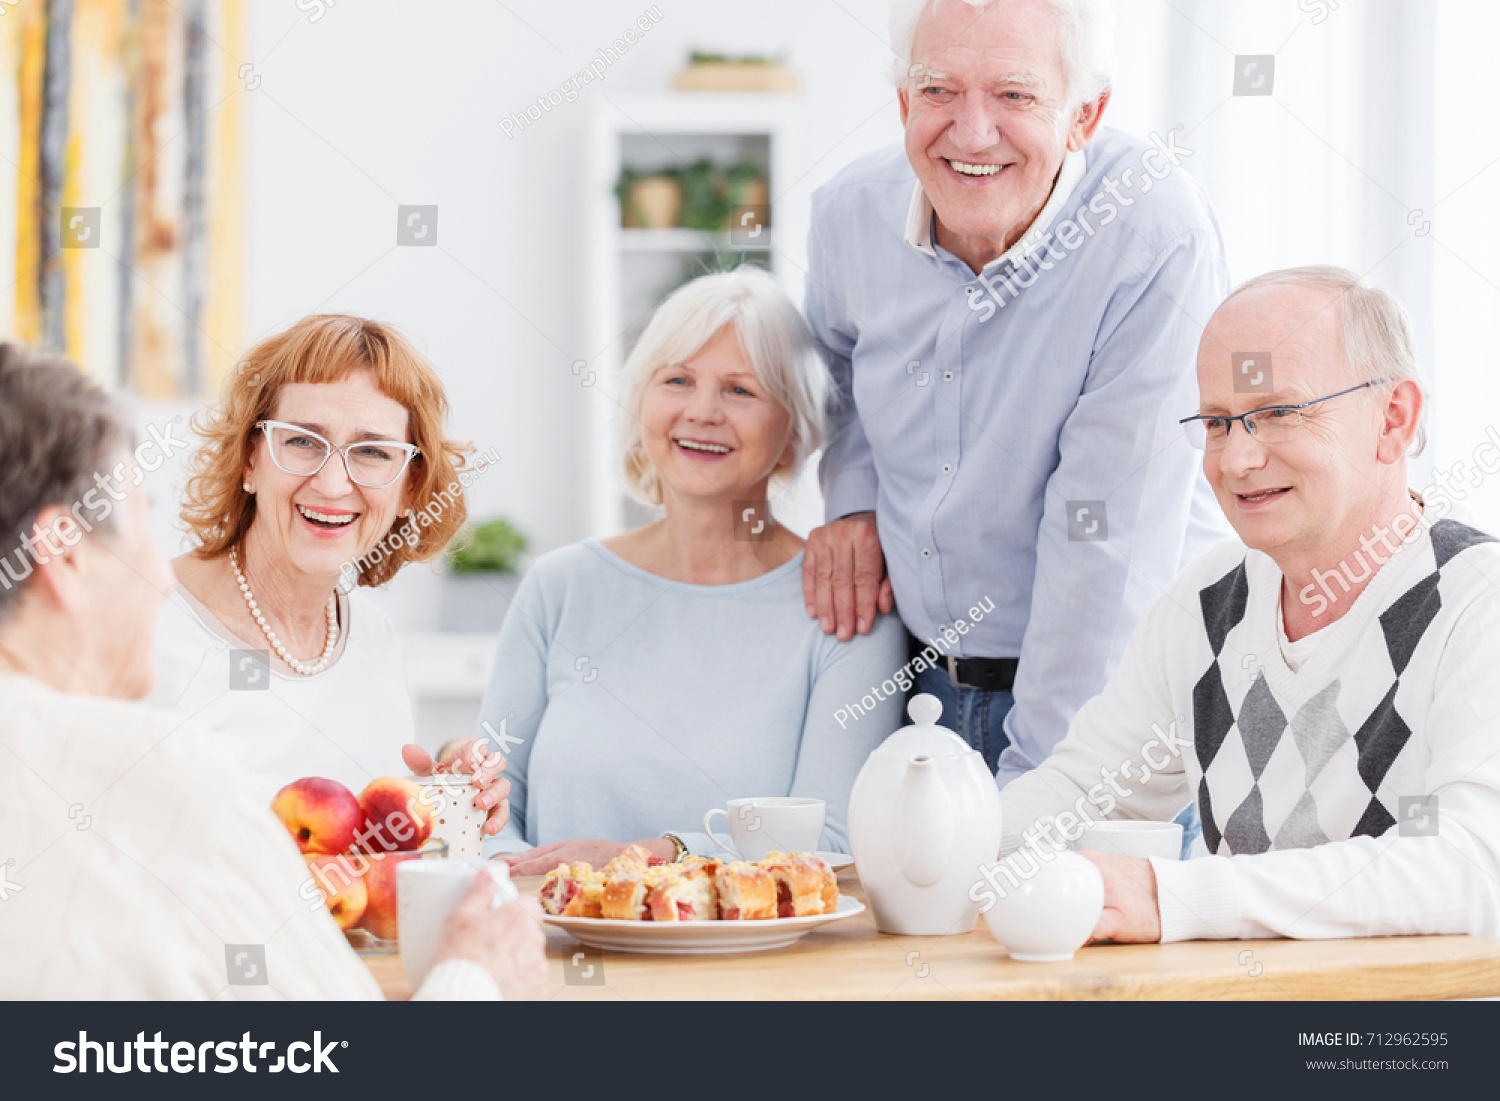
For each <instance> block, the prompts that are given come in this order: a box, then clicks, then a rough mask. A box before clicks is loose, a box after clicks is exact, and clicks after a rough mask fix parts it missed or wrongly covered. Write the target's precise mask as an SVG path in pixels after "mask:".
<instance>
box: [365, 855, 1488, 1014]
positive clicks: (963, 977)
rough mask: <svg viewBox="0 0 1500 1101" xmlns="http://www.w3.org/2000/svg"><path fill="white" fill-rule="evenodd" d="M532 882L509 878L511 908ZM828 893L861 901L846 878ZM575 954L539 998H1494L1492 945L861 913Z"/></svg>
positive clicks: (561, 963) (390, 985) (389, 986)
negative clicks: (1067, 943)
mask: <svg viewBox="0 0 1500 1101" xmlns="http://www.w3.org/2000/svg"><path fill="white" fill-rule="evenodd" d="M541 882H542V881H541V878H540V877H536V878H528V879H518V880H516V886H517V887H519V888H520V890H521V894H522V897H526V896H528V895H532V896H534V895H535V893H536V889H537V887H539V886H540V885H541ZM839 889H840V890H841V891H842V892H843V893H845V894H849V895H853V896H854V897H856V898H858V899H860V900H861V901H865V896H864V891H863V890H862V889H861V887H860V885H859V879H858V877H857V875H855V874H854V871H853V869H852V868H849V869H845V870H844V871H842V872H840V874H839ZM581 948H582V946H581V945H580V944H579V943H578V942H577V941H575V940H574V939H573V938H572V937H570V936H568V935H567V934H566V933H564V932H562V931H561V930H560V929H556V928H553V927H551V926H549V927H548V928H547V958H548V962H549V967H550V971H551V975H550V982H549V987H548V994H549V996H550V997H553V998H559V999H579V1000H600V999H615V1000H619V999H624V1000H630V1001H636V1000H642V999H689V1000H706V999H733V1000H756V999H782V1000H785V999H845V998H848V999H883V998H900V999H938V998H965V999H970V998H972V999H981V998H988V999H1005V1000H1017V1001H1021V1000H1058V999H1101V1000H1119V999H1163V1000H1173V999H1194V1000H1196V999H1204V998H1235V999H1258V1000H1282V999H1413V1000H1427V999H1438V998H1479V997H1493V996H1497V995H1500V941H1493V940H1483V939H1480V938H1478V937H1377V938H1370V939H1361V940H1324V941H1305V940H1304V941H1297V940H1254V941H1189V942H1186V943H1181V944H1110V945H1098V946H1095V947H1090V948H1083V949H1080V950H1079V952H1078V954H1077V955H1076V956H1075V957H1074V958H1073V959H1072V960H1071V961H1069V962H1067V963H1020V962H1017V961H1015V960H1012V959H1011V958H1010V957H1009V956H1008V955H1006V953H1005V950H1004V949H1003V948H1001V947H1000V945H998V944H997V943H996V942H995V939H994V938H993V937H992V936H990V933H989V927H988V926H987V925H986V924H985V922H984V919H983V918H980V920H979V924H978V926H977V927H976V928H975V929H974V931H973V932H972V933H966V934H964V935H961V936H951V937H897V936H887V935H886V934H883V933H879V932H876V930H875V921H874V919H873V917H872V916H871V914H870V912H869V911H868V910H867V911H866V912H865V913H863V914H861V915H859V916H858V917H855V918H850V919H849V920H847V921H842V922H838V923H837V924H834V925H831V926H828V927H826V928H824V929H820V930H817V931H815V932H813V933H811V934H809V935H808V936H807V937H805V938H803V939H802V940H801V941H798V942H797V944H795V945H794V946H792V947H790V948H782V949H777V950H775V951H770V952H746V953H742V954H739V955H732V956H650V955H640V954H632V953H625V952H610V953H607V954H605V955H604V957H603V959H602V961H601V960H600V959H598V958H597V957H598V953H597V952H596V951H595V950H593V949H591V950H590V955H591V956H592V957H594V958H592V959H591V960H590V962H592V963H594V964H595V966H596V967H597V966H600V964H601V963H602V971H603V977H604V983H603V985H570V984H569V983H568V982H567V981H566V978H565V976H566V975H567V973H568V972H569V971H570V970H571V971H572V973H573V974H574V975H575V976H576V975H578V970H577V969H576V968H570V967H569V961H570V960H571V958H572V956H573V954H574V953H575V952H578V951H579V950H580V949H581ZM365 962H366V963H367V964H368V965H369V967H370V970H371V972H373V973H374V975H375V977H376V979H378V980H379V982H380V986H381V989H382V990H384V991H385V995H386V997H387V998H390V999H403V998H408V997H410V996H411V987H410V985H409V984H408V983H407V981H406V977H405V975H403V974H402V971H401V961H400V959H399V957H397V956H381V957H374V958H370V959H367V960H366V961H365Z"/></svg>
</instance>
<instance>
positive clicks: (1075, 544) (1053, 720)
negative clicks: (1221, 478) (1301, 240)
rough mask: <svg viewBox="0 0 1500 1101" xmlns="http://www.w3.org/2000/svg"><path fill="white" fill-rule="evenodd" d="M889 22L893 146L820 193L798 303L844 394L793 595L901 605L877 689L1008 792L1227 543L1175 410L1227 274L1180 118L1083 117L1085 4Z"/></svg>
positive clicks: (1094, 76)
mask: <svg viewBox="0 0 1500 1101" xmlns="http://www.w3.org/2000/svg"><path fill="white" fill-rule="evenodd" d="M892 32H893V42H894V44H895V47H896V50H897V53H898V55H899V61H898V68H899V79H898V84H899V97H900V104H901V117H902V120H903V122H904V124H905V128H906V139H905V143H904V149H903V148H901V147H895V146H893V147H891V148H890V149H887V150H883V151H881V152H879V153H876V154H873V155H871V156H868V157H865V158H863V159H861V160H859V161H856V162H855V163H854V164H852V165H850V166H849V167H848V168H846V169H845V170H844V171H843V172H842V173H840V175H839V176H838V177H837V178H835V179H834V180H833V181H832V182H831V183H829V184H828V185H827V186H825V187H823V188H821V189H820V190H819V191H818V193H817V194H816V196H815V197H814V200H813V204H814V206H813V223H812V233H811V239H810V248H809V251H810V256H811V270H810V272H809V277H808V291H807V301H806V309H807V314H808V319H809V321H810V322H811V325H812V328H813V331H814V333H815V334H816V336H817V338H818V340H819V342H820V343H821V345H822V347H823V350H824V352H825V355H826V356H827V358H828V361H829V363H830V365H831V368H832V371H833V374H834V377H835V380H836V383H837V387H838V390H839V392H840V395H841V398H842V405H841V408H840V409H839V411H838V412H837V414H836V416H835V419H834V424H833V428H834V431H835V435H834V436H833V437H832V439H831V442H830V444H829V446H828V448H827V450H826V453H825V456H824V459H823V464H822V469H821V475H822V481H823V490H824V497H825V500H826V514H827V518H828V523H827V524H825V525H824V526H823V527H821V528H818V529H816V530H815V531H814V532H813V533H812V535H811V538H810V539H809V541H808V544H807V554H806V558H805V561H804V568H803V584H804V591H805V596H806V599H807V605H808V611H809V614H811V615H813V616H815V617H817V618H819V619H820V620H821V623H822V627H823V629H824V630H825V631H837V633H838V634H839V637H841V638H847V637H849V636H850V635H851V634H852V633H853V632H855V631H860V632H863V631H867V630H869V628H870V627H871V625H872V624H873V622H874V618H875V609H876V608H877V607H879V608H880V609H881V610H882V611H890V610H891V607H892V604H893V597H894V604H895V605H896V606H897V607H898V609H899V612H900V615H901V618H902V619H903V621H904V622H905V623H906V626H907V628H908V630H909V632H910V634H911V636H912V637H911V643H912V660H911V662H910V664H909V665H908V667H907V668H906V669H905V670H903V671H902V673H901V674H900V675H898V676H896V677H895V678H894V683H895V684H898V685H900V686H901V687H903V688H905V687H909V686H910V684H911V682H912V681H913V680H914V681H915V684H916V688H917V689H918V690H920V691H925V692H931V693H933V694H935V695H937V696H938V697H939V698H940V699H941V700H943V704H944V715H945V719H944V721H945V722H946V723H947V724H948V725H949V726H952V727H953V728H955V729H956V730H958V731H959V732H960V733H961V734H962V735H963V736H964V738H965V739H966V740H967V741H968V742H969V744H970V745H972V746H974V747H975V748H976V749H978V750H980V751H981V752H982V753H983V754H984V756H985V759H986V761H987V762H988V764H989V766H990V768H991V769H998V775H997V782H999V783H1001V784H1002V785H1003V784H1004V783H1006V782H1008V781H1009V780H1011V779H1013V778H1015V777H1016V776H1018V775H1020V774H1021V773H1023V772H1024V771H1026V770H1027V769H1029V768H1032V767H1034V766H1035V765H1036V764H1037V763H1038V762H1040V761H1041V760H1042V759H1043V758H1044V757H1046V756H1047V754H1048V752H1050V750H1051V749H1052V746H1053V745H1054V744H1055V743H1056V742H1057V741H1058V740H1059V739H1060V738H1061V737H1062V736H1063V734H1064V733H1065V732H1066V730H1067V726H1068V721H1069V720H1070V719H1071V718H1072V717H1073V714H1074V712H1075V711H1076V710H1077V708H1078V707H1079V706H1080V705H1081V704H1082V703H1083V702H1084V701H1085V700H1087V699H1088V698H1089V697H1090V696H1092V695H1094V694H1095V693H1097V692H1098V691H1099V689H1100V688H1101V687H1102V686H1103V685H1104V682H1105V679H1106V678H1107V676H1108V674H1109V672H1110V670H1111V669H1112V668H1113V666H1114V664H1115V663H1116V662H1117V661H1118V659H1119V656H1120V653H1121V651H1122V650H1123V649H1124V645H1125V641H1126V639H1127V638H1128V637H1129V633H1130V630H1131V628H1132V627H1133V626H1134V624H1135V622H1136V620H1137V619H1138V617H1139V616H1140V614H1141V613H1142V612H1143V611H1144V610H1145V607H1146V605H1147V603H1148V602H1149V601H1150V599H1151V598H1152V597H1153V596H1155V595H1156V593H1157V592H1158V591H1160V589H1161V587H1162V586H1164V585H1166V584H1167V583H1168V582H1169V581H1170V580H1171V579H1172V577H1174V576H1175V575H1176V574H1177V572H1178V570H1180V569H1181V568H1182V567H1183V566H1184V565H1185V564H1186V563H1188V562H1189V561H1191V560H1192V559H1193V558H1195V557H1196V556H1197V555H1198V554H1199V553H1201V552H1202V551H1203V550H1205V549H1207V547H1209V546H1211V545H1212V543H1213V542H1214V541H1215V540H1216V539H1217V538H1218V537H1219V536H1220V535H1221V534H1222V527H1220V526H1219V525H1220V521H1219V519H1218V516H1217V513H1216V510H1215V509H1214V508H1213V501H1212V497H1211V495H1210V494H1209V492H1208V489H1207V487H1206V486H1204V485H1203V483H1202V479H1201V478H1200V477H1199V475H1198V472H1197V463H1196V461H1195V459H1194V457H1193V455H1192V453H1191V450H1190V449H1189V448H1188V447H1186V446H1185V445H1184V444H1183V442H1182V440H1181V438H1180V430H1179V429H1178V428H1177V426H1176V425H1175V424H1174V423H1173V422H1172V420H1171V418H1170V417H1169V416H1168V414H1169V412H1170V411H1171V410H1172V409H1175V408H1180V407H1182V406H1183V405H1185V404H1189V403H1191V402H1192V401H1193V400H1194V397H1195V394H1194V391H1193V382H1192V357H1193V349H1194V347H1195V346H1196V342H1197V339H1198V336H1199V334H1200V333H1201V331H1202V327H1203V324H1204V322H1205V321H1206V320H1207V319H1208V316H1209V314H1210V313H1211V312H1212V310H1213V307H1214V306H1215V305H1216V304H1217V303H1218V302H1219V301H1220V299H1222V298H1223V296H1224V294H1225V292H1226V291H1227V290H1228V277H1227V274H1226V269H1225V264H1224V258H1223V248H1222V243H1221V241H1220V237H1219V232H1218V227H1217V225H1216V223H1215V221H1214V218H1213V215H1212V213H1211V212H1210V210H1209V207H1208V203H1207V201H1206V200H1205V198H1204V196H1203V193H1202V192H1201V190H1200V189H1199V188H1198V186H1197V185H1196V184H1195V183H1194V182H1193V181H1192V180H1190V179H1189V178H1188V177H1187V175H1186V174H1185V173H1183V172H1181V171H1178V167H1177V166H1178V163H1179V162H1180V161H1181V160H1183V159H1184V158H1186V157H1187V156H1189V155H1190V152H1189V150H1187V149H1184V148H1182V147H1181V146H1179V145H1178V144H1177V137H1178V135H1177V133H1176V132H1175V131H1173V132H1172V133H1171V135H1170V137H1169V139H1168V140H1165V141H1163V140H1162V139H1160V138H1155V137H1154V138H1153V140H1152V141H1150V142H1146V141H1138V140H1136V139H1133V138H1130V137H1128V136H1126V135H1124V134H1121V133H1119V132H1117V131H1112V130H1108V129H1106V128H1102V127H1101V126H1100V118H1101V116H1102V115H1103V113H1104V109H1105V107H1106V106H1107V105H1108V103H1109V99H1110V84H1109V79H1110V78H1109V56H1110V42H1111V35H1112V19H1111V14H1110V10H1109V8H1108V6H1107V5H1106V4H1105V3H1101V2H1100V0H911V2H907V3H901V4H898V5H897V7H896V10H895V12H894V14H893V16H892ZM887 569H888V570H889V576H888V577H887V576H886V571H887ZM893 672H894V671H893ZM881 687H883V688H884V689H885V691H886V692H889V691H890V690H891V687H892V685H891V684H890V683H887V684H885V685H883V686H878V687H877V688H876V689H875V691H876V694H877V695H878V694H880V688H881ZM1012 703H1013V704H1014V708H1012ZM1002 751H1003V752H1002Z"/></svg>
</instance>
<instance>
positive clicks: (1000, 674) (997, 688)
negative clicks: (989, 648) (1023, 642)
mask: <svg viewBox="0 0 1500 1101" xmlns="http://www.w3.org/2000/svg"><path fill="white" fill-rule="evenodd" d="M1018 663H1019V659H1017V658H954V657H950V658H948V659H947V665H948V680H949V681H951V682H952V684H953V687H954V688H979V689H982V690H984V691H985V692H1009V691H1011V690H1012V689H1013V688H1014V687H1015V684H1016V665H1017V664H1018Z"/></svg>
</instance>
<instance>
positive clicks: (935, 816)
mask: <svg viewBox="0 0 1500 1101" xmlns="http://www.w3.org/2000/svg"><path fill="white" fill-rule="evenodd" d="M894 824H895V838H896V862H897V864H898V865H899V866H900V868H901V871H902V873H903V874H904V875H905V876H906V878H907V879H908V880H910V881H911V882H912V883H915V884H917V885H918V886H922V887H926V886H930V885H931V884H933V883H936V882H937V881H938V880H939V879H941V878H942V877H943V873H944V872H945V871H947V868H948V860H949V857H950V856H951V855H952V853H953V844H954V841H955V837H954V831H955V829H956V826H957V823H956V822H955V821H954V817H953V807H952V805H951V803H950V802H949V800H948V792H947V789H946V788H945V787H944V785H943V780H942V777H941V776H939V775H938V768H937V765H936V764H935V763H934V761H933V759H932V758H931V757H929V756H927V755H926V754H919V755H917V756H915V757H912V758H911V760H910V761H908V762H907V765H906V776H905V778H904V779H903V780H902V783H901V793H900V795H899V796H897V802H896V813H895V823H894Z"/></svg>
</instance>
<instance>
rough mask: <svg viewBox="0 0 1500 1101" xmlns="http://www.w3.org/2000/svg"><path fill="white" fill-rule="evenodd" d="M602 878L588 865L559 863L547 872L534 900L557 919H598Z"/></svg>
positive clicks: (602, 888)
mask: <svg viewBox="0 0 1500 1101" xmlns="http://www.w3.org/2000/svg"><path fill="white" fill-rule="evenodd" d="M603 890H604V877H603V876H602V875H601V874H600V873H598V872H596V871H594V868H593V866H592V865H591V864H588V863H585V862H582V861H580V862H579V863H576V864H559V865H558V866H557V867H556V868H554V869H552V871H550V872H548V873H547V878H546V880H544V881H543V883H542V888H541V890H540V891H538V892H537V899H538V900H539V901H540V902H541V904H542V909H543V910H546V911H547V913H549V914H554V915H557V916H560V917H598V916H599V902H600V898H601V896H602V893H603Z"/></svg>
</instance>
